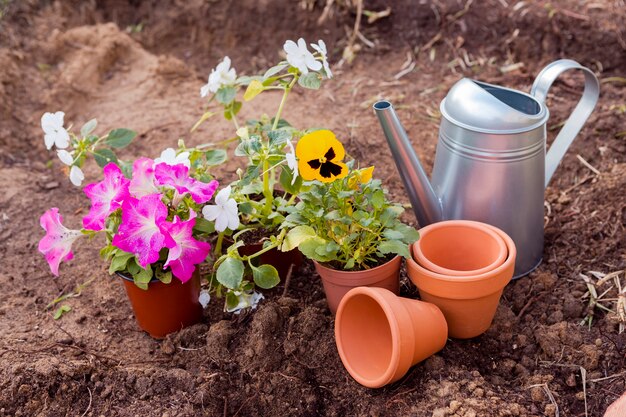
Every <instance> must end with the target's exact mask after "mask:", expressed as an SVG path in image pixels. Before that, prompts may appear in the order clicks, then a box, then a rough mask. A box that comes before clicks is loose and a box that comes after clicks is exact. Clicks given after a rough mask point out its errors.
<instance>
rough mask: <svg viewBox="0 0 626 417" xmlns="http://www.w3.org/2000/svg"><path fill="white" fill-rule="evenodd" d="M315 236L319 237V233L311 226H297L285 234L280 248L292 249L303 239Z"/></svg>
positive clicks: (285, 250) (283, 249) (284, 250)
mask: <svg viewBox="0 0 626 417" xmlns="http://www.w3.org/2000/svg"><path fill="white" fill-rule="evenodd" d="M314 237H317V233H315V230H314V229H313V228H312V227H311V226H296V227H294V228H293V229H291V230H290V231H289V232H288V233H287V234H286V235H285V239H284V240H283V246H282V247H281V248H280V250H282V251H283V252H287V251H290V250H292V249H295V248H297V247H298V246H299V245H300V244H301V243H302V242H303V241H305V240H307V239H310V238H314Z"/></svg>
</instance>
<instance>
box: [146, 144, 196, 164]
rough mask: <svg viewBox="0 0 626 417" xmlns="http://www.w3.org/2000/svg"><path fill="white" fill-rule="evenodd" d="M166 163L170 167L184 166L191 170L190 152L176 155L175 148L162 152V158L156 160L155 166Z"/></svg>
mask: <svg viewBox="0 0 626 417" xmlns="http://www.w3.org/2000/svg"><path fill="white" fill-rule="evenodd" d="M160 163H165V164H168V165H178V164H183V165H184V166H186V167H187V168H191V162H190V161H189V152H186V151H185V152H181V153H179V154H178V155H176V151H175V150H174V148H167V149H166V150H164V151H163V152H161V156H160V157H159V158H156V159H155V160H154V165H157V164H160Z"/></svg>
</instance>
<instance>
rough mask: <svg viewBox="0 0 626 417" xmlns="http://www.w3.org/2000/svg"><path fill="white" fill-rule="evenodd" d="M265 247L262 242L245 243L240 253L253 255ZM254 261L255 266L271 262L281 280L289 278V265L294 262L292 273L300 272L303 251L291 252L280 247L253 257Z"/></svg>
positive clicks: (295, 250)
mask: <svg viewBox="0 0 626 417" xmlns="http://www.w3.org/2000/svg"><path fill="white" fill-rule="evenodd" d="M261 249H263V244H262V243H254V244H252V245H245V246H242V247H240V248H239V249H238V250H239V254H240V255H242V256H247V255H252V254H254V253H257V252H258V251H260V250H261ZM252 263H253V264H255V266H258V265H265V264H269V265H272V266H273V267H274V268H276V271H278V276H279V277H280V279H281V281H284V280H285V278H287V273H289V266H290V265H291V264H293V270H292V271H291V273H292V275H293V274H295V273H296V272H298V270H299V269H300V265H302V253H300V251H299V250H298V249H294V250H291V251H289V252H281V251H280V250H278V249H271V250H269V251H267V252H265V253H264V254H262V255H260V256H258V257H256V258H254V259H252Z"/></svg>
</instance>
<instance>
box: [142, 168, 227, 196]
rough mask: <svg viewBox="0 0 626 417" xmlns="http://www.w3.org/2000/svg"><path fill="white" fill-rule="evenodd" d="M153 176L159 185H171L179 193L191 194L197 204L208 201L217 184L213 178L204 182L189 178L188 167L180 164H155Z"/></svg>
mask: <svg viewBox="0 0 626 417" xmlns="http://www.w3.org/2000/svg"><path fill="white" fill-rule="evenodd" d="M154 177H155V178H156V180H157V183H158V184H159V185H165V186H168V187H172V188H174V189H175V190H176V192H177V193H178V194H180V195H183V194H185V193H189V194H191V197H192V198H193V201H195V202H196V203H198V204H202V203H206V202H207V201H209V200H210V199H211V197H213V194H214V193H215V190H216V189H217V187H218V185H219V183H218V182H217V181H215V180H213V181H211V182H209V183H205V182H202V181H198V180H195V179H193V178H191V177H190V176H189V168H187V167H186V166H185V165H182V164H178V165H168V164H165V163H160V164H157V165H156V167H155V168H154Z"/></svg>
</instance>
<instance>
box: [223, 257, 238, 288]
mask: <svg viewBox="0 0 626 417" xmlns="http://www.w3.org/2000/svg"><path fill="white" fill-rule="evenodd" d="M243 270H244V266H243V262H241V261H240V260H239V259H235V258H231V257H227V258H226V259H225V260H224V262H222V263H221V264H220V266H219V267H218V268H217V273H216V278H217V281H218V282H219V283H220V284H222V285H223V286H225V287H226V288H230V289H231V290H234V289H237V288H239V286H240V285H241V281H242V280H243Z"/></svg>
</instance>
